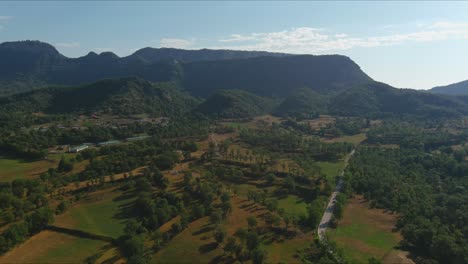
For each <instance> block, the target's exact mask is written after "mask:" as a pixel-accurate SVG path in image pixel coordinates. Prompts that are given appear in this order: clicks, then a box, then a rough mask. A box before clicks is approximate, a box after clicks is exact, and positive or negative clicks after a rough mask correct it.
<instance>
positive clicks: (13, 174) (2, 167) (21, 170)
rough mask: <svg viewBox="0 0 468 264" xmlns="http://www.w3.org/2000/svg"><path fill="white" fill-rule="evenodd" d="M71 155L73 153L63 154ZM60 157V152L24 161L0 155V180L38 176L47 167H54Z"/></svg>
mask: <svg viewBox="0 0 468 264" xmlns="http://www.w3.org/2000/svg"><path fill="white" fill-rule="evenodd" d="M64 155H65V157H72V156H73V155H74V154H68V153H67V154H64ZM61 157H62V155H61V154H56V155H49V157H48V159H47V160H38V161H25V160H20V159H14V158H8V157H1V156H0V182H6V181H12V180H14V179H19V178H34V177H38V176H39V175H40V174H41V173H42V172H45V171H47V170H48V169H49V168H55V167H57V165H58V162H59V161H60V158H61Z"/></svg>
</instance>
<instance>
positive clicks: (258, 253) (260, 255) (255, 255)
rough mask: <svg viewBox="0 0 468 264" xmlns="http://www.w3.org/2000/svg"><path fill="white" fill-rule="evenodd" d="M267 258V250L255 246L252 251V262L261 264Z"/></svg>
mask: <svg viewBox="0 0 468 264" xmlns="http://www.w3.org/2000/svg"><path fill="white" fill-rule="evenodd" d="M266 258H267V252H266V251H265V250H263V249H260V248H255V249H254V250H253V252H252V263H253V264H263V263H265V261H266Z"/></svg>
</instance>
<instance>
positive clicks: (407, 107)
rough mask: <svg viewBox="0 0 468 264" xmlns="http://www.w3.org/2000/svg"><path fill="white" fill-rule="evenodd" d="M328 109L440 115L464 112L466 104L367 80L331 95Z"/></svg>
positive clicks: (359, 113)
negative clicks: (367, 81) (364, 82)
mask: <svg viewBox="0 0 468 264" xmlns="http://www.w3.org/2000/svg"><path fill="white" fill-rule="evenodd" d="M329 111H330V113H331V114H337V115H345V116H368V117H382V116H386V115H387V116H389V115H393V116H395V115H397V116H401V115H414V116H425V117H435V118H444V117H456V116H460V115H463V114H466V113H468V107H467V105H466V104H465V103H464V102H463V101H462V100H461V99H457V98H455V97H450V96H444V95H435V94H431V93H427V92H421V91H417V90H410V89H397V88H393V87H391V86H389V85H387V84H384V83H379V82H369V83H367V84H365V85H359V86H355V87H353V88H351V89H348V90H346V91H344V92H342V93H341V94H338V95H337V96H335V97H333V98H332V100H331V102H330V106H329Z"/></svg>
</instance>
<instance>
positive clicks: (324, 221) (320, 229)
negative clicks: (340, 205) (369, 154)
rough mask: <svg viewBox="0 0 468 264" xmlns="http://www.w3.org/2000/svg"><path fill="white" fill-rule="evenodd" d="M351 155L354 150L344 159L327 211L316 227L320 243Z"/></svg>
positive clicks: (341, 186)
mask: <svg viewBox="0 0 468 264" xmlns="http://www.w3.org/2000/svg"><path fill="white" fill-rule="evenodd" d="M353 155H354V149H353V150H352V151H351V152H350V153H349V155H348V156H347V157H346V160H345V166H344V168H343V170H342V171H341V173H340V175H339V176H338V182H337V184H336V188H335V191H333V193H332V195H331V196H330V200H329V201H328V205H327V209H325V212H324V213H323V216H322V220H321V221H320V224H319V226H318V230H317V231H318V232H317V233H318V236H319V240H320V241H323V240H324V239H325V232H326V231H327V227H328V225H329V224H330V220H331V219H332V216H333V210H334V209H335V202H336V196H337V195H338V194H339V193H340V191H341V188H343V174H344V170H345V168H346V166H348V161H349V159H350V158H351V156H353Z"/></svg>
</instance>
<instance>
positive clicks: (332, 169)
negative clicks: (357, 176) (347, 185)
mask: <svg viewBox="0 0 468 264" xmlns="http://www.w3.org/2000/svg"><path fill="white" fill-rule="evenodd" d="M316 164H317V165H318V166H319V167H320V169H321V170H322V172H323V173H324V174H325V175H326V177H327V179H328V180H333V179H335V177H336V176H338V175H339V174H340V173H341V170H342V169H343V166H344V161H343V160H340V161H338V162H328V161H319V162H316Z"/></svg>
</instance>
